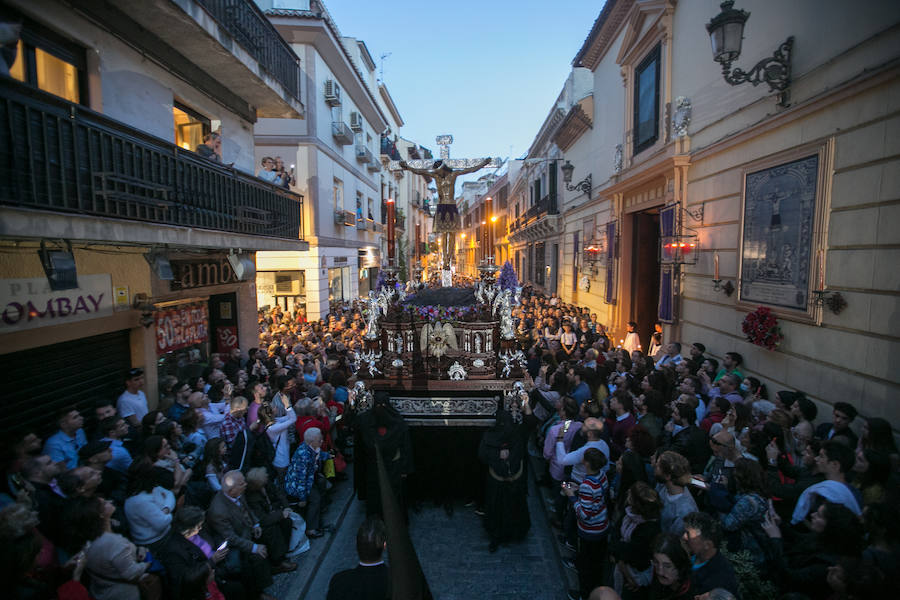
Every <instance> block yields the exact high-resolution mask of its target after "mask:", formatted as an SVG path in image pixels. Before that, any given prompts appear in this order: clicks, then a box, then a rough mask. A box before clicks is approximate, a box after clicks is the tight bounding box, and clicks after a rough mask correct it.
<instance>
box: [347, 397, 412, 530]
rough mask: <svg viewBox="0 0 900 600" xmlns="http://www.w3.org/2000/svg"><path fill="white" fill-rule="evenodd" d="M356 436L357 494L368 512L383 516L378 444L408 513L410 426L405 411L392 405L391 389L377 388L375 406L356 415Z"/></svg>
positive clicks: (390, 477)
mask: <svg viewBox="0 0 900 600" xmlns="http://www.w3.org/2000/svg"><path fill="white" fill-rule="evenodd" d="M356 436H357V438H356V442H355V444H354V451H355V452H356V456H355V459H354V474H353V478H354V485H355V487H356V495H357V496H358V497H359V499H360V500H365V501H366V515H367V516H382V517H383V509H382V505H381V493H380V488H379V486H378V469H377V467H376V464H377V463H376V453H375V445H376V444H378V448H380V449H381V456H382V458H383V459H384V468H385V471H386V472H387V477H388V482H389V484H390V486H391V489H393V491H394V496H395V497H396V498H397V502H398V504H399V506H400V510H401V511H402V513H403V514H404V515H406V495H405V494H404V479H405V478H406V476H407V475H409V474H410V473H412V472H413V458H412V444H411V443H410V438H409V426H408V425H407V424H406V421H404V420H403V415H401V414H400V413H399V412H398V411H397V409H396V408H394V407H393V406H391V398H390V394H389V393H388V392H385V391H378V392H375V398H374V402H373V407H372V409H371V410H369V411H367V412H364V413H362V414H361V415H359V417H357V419H356Z"/></svg>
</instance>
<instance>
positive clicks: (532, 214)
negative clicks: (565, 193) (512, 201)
mask: <svg viewBox="0 0 900 600" xmlns="http://www.w3.org/2000/svg"><path fill="white" fill-rule="evenodd" d="M558 212H559V211H558V210H557V209H556V195H555V194H547V195H546V196H544V197H543V198H541V199H540V200H539V201H538V202H536V203H535V205H534V206H532V207H530V208H529V209H528V210H526V211H525V214H524V215H522V222H523V224H528V222H529V221H533V220H536V219H540V218H541V217H543V216H545V215H555V214H557V213H558Z"/></svg>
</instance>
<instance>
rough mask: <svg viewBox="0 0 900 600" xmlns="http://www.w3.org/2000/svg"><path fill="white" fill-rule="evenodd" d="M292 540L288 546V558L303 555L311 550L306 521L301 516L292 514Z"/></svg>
mask: <svg viewBox="0 0 900 600" xmlns="http://www.w3.org/2000/svg"><path fill="white" fill-rule="evenodd" d="M290 519H291V540H290V542H289V544H288V548H289V550H288V556H296V555H298V554H303V553H304V552H306V551H307V550H309V538H308V537H306V521H304V520H303V517H301V516H300V515H299V514H297V513H295V512H293V511H292V512H291V514H290Z"/></svg>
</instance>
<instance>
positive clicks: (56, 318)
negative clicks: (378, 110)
mask: <svg viewBox="0 0 900 600" xmlns="http://www.w3.org/2000/svg"><path fill="white" fill-rule="evenodd" d="M2 16H3V18H4V19H9V20H13V21H17V22H21V23H22V24H23V27H22V32H21V37H20V40H19V42H18V45H17V53H16V57H15V62H13V64H11V65H8V67H9V76H8V77H6V76H0V106H2V110H3V113H4V115H3V119H2V123H0V138H2V139H3V142H2V143H0V164H2V165H3V167H2V168H3V170H4V175H3V177H2V178H0V248H2V250H3V251H2V252H0V279H2V282H0V285H2V290H3V295H4V296H3V299H2V301H3V307H4V308H3V311H4V312H3V318H2V325H0V338H2V340H3V344H2V349H0V365H2V367H0V368H2V369H3V371H4V373H8V374H11V375H12V376H11V378H10V381H9V385H8V389H7V392H8V393H7V394H4V410H3V411H2V425H0V427H2V429H4V430H5V429H7V428H8V427H9V426H10V425H12V424H13V420H14V421H15V424H16V425H19V426H25V427H34V428H35V429H38V430H44V429H46V428H48V427H50V426H52V421H53V417H54V414H55V412H56V411H57V410H58V409H60V408H63V407H65V406H68V405H72V404H74V405H75V406H77V407H78V408H80V409H85V408H87V407H89V406H91V404H92V403H93V402H94V401H95V400H97V399H98V398H102V397H112V398H115V396H117V395H118V393H119V392H120V391H121V390H122V388H123V386H122V382H123V376H124V374H125V372H126V371H127V370H128V369H130V368H132V367H142V368H143V369H145V374H146V381H147V385H146V388H145V390H146V393H147V396H148V398H149V399H150V402H151V405H152V404H155V402H156V398H157V395H158V393H157V392H158V388H159V383H160V381H164V380H166V379H171V378H185V377H188V376H191V375H199V374H200V373H201V372H202V369H203V368H204V366H205V364H206V363H207V362H208V360H209V356H210V354H211V353H213V352H228V351H229V350H230V349H232V348H235V347H240V348H242V349H243V350H245V351H246V350H247V349H249V348H250V347H252V346H255V345H256V342H257V335H258V332H257V323H256V291H255V284H254V281H253V263H254V254H255V252H256V251H258V250H275V249H289V250H292V251H297V252H302V251H305V250H306V248H307V247H308V244H307V243H306V242H305V241H303V221H302V218H303V199H302V197H301V196H300V195H298V194H296V193H293V192H291V191H289V190H284V189H280V188H277V187H275V186H273V185H271V184H269V183H266V182H264V181H261V180H259V179H257V178H256V177H255V176H254V165H253V163H254V150H253V131H252V128H253V124H254V122H255V121H256V120H257V119H258V118H260V117H289V118H292V119H298V120H299V119H303V118H304V117H305V115H306V107H305V106H304V103H303V101H302V99H301V97H300V89H301V71H300V68H301V63H300V59H299V58H298V56H297V55H296V54H295V53H294V52H293V51H292V50H291V49H290V48H289V47H288V46H287V45H286V44H285V43H284V42H283V40H282V39H281V38H280V36H279V35H278V34H277V32H276V31H275V30H274V28H272V27H271V26H270V25H269V23H268V21H267V20H266V18H265V17H264V15H263V14H262V13H261V11H259V9H258V8H257V7H256V5H255V4H254V3H253V2H249V1H247V2H235V3H233V10H232V12H231V13H230V14H228V15H226V14H225V13H224V12H223V9H222V7H221V6H219V4H218V3H212V2H204V1H201V0H198V1H179V2H172V1H168V0H153V1H150V2H137V1H133V2H132V1H127V0H126V1H123V2H118V3H116V5H115V6H114V7H113V6H111V5H104V6H103V7H102V10H101V8H100V6H99V5H98V4H96V3H76V4H71V3H65V2H58V1H55V0H36V1H30V2H10V3H7V5H6V7H5V8H4V13H3V15H2ZM247 27H252V28H255V30H256V31H257V32H258V33H259V36H258V39H256V40H255V43H254V44H252V45H251V44H247V41H246V39H245V38H244V37H242V36H243V31H244V30H245V29H246V28H247ZM210 134H217V135H218V139H219V140H221V145H218V144H217V143H216V135H210ZM204 140H207V143H206V144H204Z"/></svg>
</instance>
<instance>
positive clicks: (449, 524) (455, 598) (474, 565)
mask: <svg viewBox="0 0 900 600" xmlns="http://www.w3.org/2000/svg"><path fill="white" fill-rule="evenodd" d="M345 485H348V487H349V484H345ZM346 498H347V496H346V491H345V490H339V492H338V493H337V495H336V499H335V502H334V503H333V504H332V507H331V509H330V510H329V513H328V517H327V519H326V521H327V522H330V523H334V522H335V520H337V519H338V518H339V517H340V516H341V514H342V512H343V510H344V508H345V506H346V504H345V502H346ZM540 502H541V496H540V495H539V494H538V493H537V491H536V489H535V486H534V482H533V481H532V482H531V486H530V490H529V496H528V508H529V511H530V512H531V520H532V524H531V531H530V532H529V534H528V538H527V539H526V540H525V541H524V542H522V543H520V544H515V545H509V546H501V548H500V549H499V550H498V551H497V552H496V553H494V554H491V553H489V552H488V539H487V534H486V533H485V532H484V528H483V527H482V524H481V517H479V516H478V515H476V514H475V513H474V512H473V510H472V509H471V508H465V507H463V506H462V504H459V503H457V504H456V505H455V506H454V508H455V510H454V513H453V516H450V517H448V516H447V514H446V512H444V509H443V508H441V507H435V506H433V505H431V504H430V503H429V504H426V505H425V506H424V507H423V508H422V510H421V511H420V512H419V513H415V512H413V513H411V514H410V533H411V535H412V539H413V543H414V544H415V547H416V551H417V552H418V555H419V560H420V561H421V563H422V568H423V570H424V571H425V576H426V577H427V579H428V584H429V586H430V588H431V592H432V594H433V596H434V598H435V599H436V600H468V599H471V598H482V599H484V600H512V599H520V598H529V599H532V600H561V599H563V598H565V596H566V587H567V586H566V583H565V582H564V580H563V572H562V571H561V570H560V567H559V559H558V557H557V556H556V552H555V544H554V543H553V532H552V530H551V529H550V526H549V524H548V523H547V519H546V516H545V512H544V511H543V509H542V508H541V505H540ZM364 519H365V505H364V504H363V503H362V502H359V501H357V500H356V499H355V498H354V499H353V500H352V501H351V504H350V506H349V507H348V508H347V510H346V514H343V519H341V520H340V521H339V522H338V523H336V525H338V529H337V531H336V532H335V534H334V536H333V539H330V538H327V537H326V538H322V539H321V540H315V541H314V544H313V547H312V549H311V550H310V552H308V553H307V554H305V555H303V557H302V558H301V559H300V568H299V569H298V570H297V572H296V573H291V574H287V575H282V576H280V577H279V578H278V580H277V582H276V584H275V585H274V586H273V587H272V588H270V593H272V594H273V595H275V596H277V597H278V598H285V599H290V600H294V599H295V598H296V599H298V600H299V599H309V600H318V599H324V598H325V596H326V594H327V591H328V582H329V580H330V579H331V576H332V575H334V573H336V572H338V571H340V570H342V569H349V568H352V567H353V566H354V565H355V564H356V547H355V543H356V530H357V528H358V527H359V525H360V524H361V523H362V521H363V520H364ZM316 542H317V544H316ZM326 545H327V548H326V547H325V546H326ZM323 553H324V556H322V554H323ZM310 577H312V579H311V581H310V579H309V578H310ZM295 593H296V594H298V595H296V596H295V595H293V594H295Z"/></svg>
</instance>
